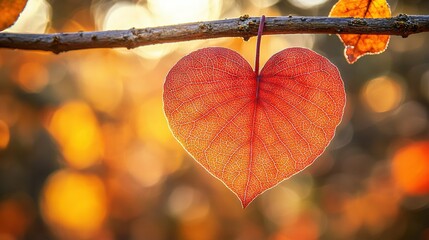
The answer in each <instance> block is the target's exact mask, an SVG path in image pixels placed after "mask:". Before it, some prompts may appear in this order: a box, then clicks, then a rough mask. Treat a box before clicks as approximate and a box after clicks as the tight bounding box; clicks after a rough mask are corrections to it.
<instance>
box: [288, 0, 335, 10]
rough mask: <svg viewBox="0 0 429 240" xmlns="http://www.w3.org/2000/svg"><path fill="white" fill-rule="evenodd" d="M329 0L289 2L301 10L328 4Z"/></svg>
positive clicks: (295, 0)
mask: <svg viewBox="0 0 429 240" xmlns="http://www.w3.org/2000/svg"><path fill="white" fill-rule="evenodd" d="M327 1H328V0H289V2H290V3H291V4H292V5H294V6H296V7H299V8H302V9H309V8H313V7H316V6H319V5H322V4H324V3H326V2H327Z"/></svg>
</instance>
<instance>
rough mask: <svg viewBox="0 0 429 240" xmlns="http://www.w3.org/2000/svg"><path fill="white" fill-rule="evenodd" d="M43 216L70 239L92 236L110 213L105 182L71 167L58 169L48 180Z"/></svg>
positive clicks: (59, 232) (57, 230) (43, 201)
mask: <svg viewBox="0 0 429 240" xmlns="http://www.w3.org/2000/svg"><path fill="white" fill-rule="evenodd" d="M42 208H43V215H44V217H45V218H46V220H47V221H49V222H50V223H51V224H52V227H53V229H54V232H56V233H57V234H58V235H60V236H63V237H64V236H68V239H73V238H74V239H90V238H91V236H93V235H94V234H95V233H96V232H97V231H98V230H99V229H100V227H101V225H102V224H103V221H104V219H105V217H106V213H107V200H106V193H105V189H104V185H103V183H102V182H101V180H100V179H99V178H98V177H96V176H93V175H88V174H80V173H76V172H71V171H67V170H62V171H59V172H56V173H55V174H54V175H52V176H51V177H50V178H49V179H48V182H47V183H46V186H45V189H44V192H43V197H42Z"/></svg>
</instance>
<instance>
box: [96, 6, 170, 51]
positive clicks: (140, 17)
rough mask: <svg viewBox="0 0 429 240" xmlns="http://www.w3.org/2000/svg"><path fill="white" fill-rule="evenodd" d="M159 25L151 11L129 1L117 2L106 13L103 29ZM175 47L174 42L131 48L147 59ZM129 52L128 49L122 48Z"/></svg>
mask: <svg viewBox="0 0 429 240" xmlns="http://www.w3.org/2000/svg"><path fill="white" fill-rule="evenodd" d="M156 25H159V23H157V22H156V19H155V18H154V17H153V15H151V13H150V12H149V11H148V10H147V9H146V8H145V7H144V6H142V5H139V4H133V3H129V2H118V3H116V4H115V5H113V6H112V7H111V8H110V9H109V11H108V12H107V14H106V17H105V19H104V23H103V26H102V28H103V30H120V29H123V30H126V29H130V28H133V27H135V28H145V27H151V26H156ZM174 49H175V45H174V44H163V45H153V46H144V47H140V48H136V49H132V50H131V51H132V52H133V53H136V54H138V55H139V56H141V57H144V58H148V59H157V58H161V57H163V56H165V55H167V54H168V53H170V52H171V51H173V50H174ZM120 52H121V53H125V54H127V53H129V52H130V50H122V51H120Z"/></svg>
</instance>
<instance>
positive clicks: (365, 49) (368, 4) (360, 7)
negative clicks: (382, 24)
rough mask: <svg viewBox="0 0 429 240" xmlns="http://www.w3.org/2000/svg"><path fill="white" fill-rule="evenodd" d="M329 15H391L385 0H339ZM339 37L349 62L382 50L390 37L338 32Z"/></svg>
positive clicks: (382, 16) (366, 16)
mask: <svg viewBox="0 0 429 240" xmlns="http://www.w3.org/2000/svg"><path fill="white" fill-rule="evenodd" d="M329 16H330V17H356V18H388V17H391V12H390V7H389V4H387V2H386V0H339V1H338V2H337V3H336V4H335V5H334V7H333V8H332V10H331V12H330V13H329ZM351 24H365V22H362V21H359V20H353V21H352V22H351ZM339 37H340V39H341V41H342V42H343V43H344V46H345V49H344V55H345V57H346V59H347V62H349V63H350V64H352V63H354V62H356V61H357V60H358V59H359V58H360V57H362V56H364V55H368V54H379V53H382V52H384V50H386V48H387V44H388V43H389V39H390V36H389V35H368V34H340V35H339Z"/></svg>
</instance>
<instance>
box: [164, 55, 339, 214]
mask: <svg viewBox="0 0 429 240" xmlns="http://www.w3.org/2000/svg"><path fill="white" fill-rule="evenodd" d="M344 104H345V92H344V86H343V82H342V80H341V77H340V74H339V72H338V69H337V68H336V67H335V66H334V65H333V64H332V63H330V62H329V61H328V60H327V59H326V58H324V57H322V56H320V55H318V54H317V53H315V52H313V51H311V50H308V49H303V48H289V49H285V50H283V51H281V52H279V53H277V54H275V55H274V56H273V57H271V58H270V59H269V60H268V61H267V63H266V65H265V66H264V68H263V69H262V70H261V73H260V75H256V74H255V73H254V71H253V70H252V67H251V66H250V65H249V64H248V63H247V62H246V60H245V59H244V58H242V57H241V56H240V55H239V54H238V53H236V52H234V51H232V50H229V49H226V48H205V49H201V50H198V51H195V52H193V53H191V54H189V55H188V56H186V57H184V58H183V59H181V60H180V61H179V62H178V63H177V64H176V65H175V66H174V67H173V68H172V69H171V70H170V72H169V74H168V75H167V78H166V82H165V85H164V110H165V114H166V116H167V119H168V121H169V124H170V127H171V129H172V131H173V133H174V135H175V136H176V137H177V138H178V140H179V141H180V142H181V143H182V145H183V146H184V147H185V149H187V150H188V152H189V153H190V154H191V155H192V156H194V157H195V159H196V160H197V161H198V162H199V163H200V164H201V165H202V166H203V167H205V168H206V169H207V170H208V171H209V172H210V173H212V174H213V175H214V176H216V177H217V178H219V179H220V180H221V181H222V182H224V183H225V185H227V186H228V187H229V188H230V189H231V190H232V191H233V192H234V193H235V194H236V195H237V196H238V197H239V198H240V199H241V202H242V205H243V207H246V206H247V205H248V204H249V203H250V202H251V201H252V200H253V199H254V198H255V197H256V196H258V195H259V194H261V193H262V192H264V191H265V190H267V189H269V188H271V187H273V186H275V185H277V184H278V183H279V182H281V181H282V180H284V179H286V178H288V177H290V176H292V175H294V174H296V173H297V172H299V171H301V170H302V169H304V168H306V167H307V166H309V165H310V164H311V163H313V161H314V160H315V158H316V157H318V156H319V155H320V154H321V153H322V152H323V150H324V149H325V148H326V146H327V145H328V144H329V142H330V141H331V139H332V137H333V136H334V132H335V128H336V126H337V125H338V124H339V122H340V120H341V117H342V114H343V108H344Z"/></svg>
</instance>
